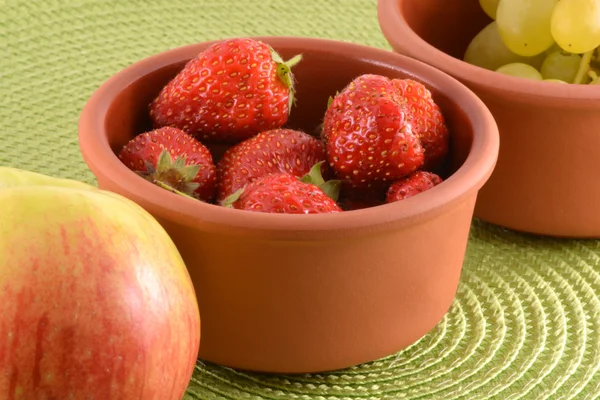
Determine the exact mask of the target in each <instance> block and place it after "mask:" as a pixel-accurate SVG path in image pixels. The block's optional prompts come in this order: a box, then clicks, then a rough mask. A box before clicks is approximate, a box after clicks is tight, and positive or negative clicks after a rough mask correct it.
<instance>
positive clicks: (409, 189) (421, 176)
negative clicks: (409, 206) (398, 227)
mask: <svg viewBox="0 0 600 400" xmlns="http://www.w3.org/2000/svg"><path fill="white" fill-rule="evenodd" d="M441 182H442V178H440V177H439V176H438V175H436V174H434V173H432V172H427V171H417V172H415V173H413V174H411V175H409V176H407V177H405V178H402V179H401V180H399V181H397V182H394V183H393V184H392V185H391V186H390V187H389V189H388V191H387V197H386V199H385V202H386V203H392V202H394V201H399V200H404V199H408V198H409V197H412V196H415V195H417V194H419V193H421V192H424V191H426V190H429V189H431V188H432V187H434V186H436V185H439V184H440V183H441Z"/></svg>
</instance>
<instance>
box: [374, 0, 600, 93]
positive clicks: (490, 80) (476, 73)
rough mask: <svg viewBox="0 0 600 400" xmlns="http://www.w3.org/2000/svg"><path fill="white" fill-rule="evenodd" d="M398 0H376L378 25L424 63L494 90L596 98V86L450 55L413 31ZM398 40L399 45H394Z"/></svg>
mask: <svg viewBox="0 0 600 400" xmlns="http://www.w3.org/2000/svg"><path fill="white" fill-rule="evenodd" d="M402 1H403V0H378V1H377V18H378V20H379V26H380V28H381V31H382V33H383V34H384V36H385V37H386V39H387V40H388V41H389V42H390V44H391V46H392V47H394V48H395V47H398V48H411V49H413V51H414V52H416V51H418V52H419V58H420V59H421V60H423V61H424V62H426V63H428V64H430V65H432V66H435V67H436V68H439V69H441V70H443V71H445V72H448V73H450V74H451V75H452V76H455V77H456V78H458V79H459V80H461V81H463V82H471V83H473V84H475V85H478V86H480V87H488V88H490V89H493V90H494V91H498V92H504V93H509V94H519V95H526V96H532V97H541V98H547V99H559V100H564V101H569V102H588V101H590V100H592V101H596V102H597V101H600V90H598V88H597V87H596V85H575V84H569V85H558V84H556V85H553V84H550V83H549V82H543V81H534V80H529V79H522V78H517V77H513V76H509V75H503V74H499V73H497V72H495V71H491V70H488V69H485V68H481V67H478V66H475V65H472V64H469V63H467V62H466V61H463V60H460V59H458V58H455V57H452V56H451V55H449V54H447V53H445V52H443V51H442V50H439V49H438V48H436V47H434V46H433V45H431V44H429V43H428V42H426V41H425V40H424V39H422V38H421V37H420V36H419V35H418V34H417V33H416V32H415V31H413V29H412V28H411V27H410V25H409V24H408V22H407V21H406V19H405V18H404V13H403V12H402V9H401V5H400V3H401V2H402ZM399 41H402V43H403V44H402V45H397V44H396V43H398V42H399Z"/></svg>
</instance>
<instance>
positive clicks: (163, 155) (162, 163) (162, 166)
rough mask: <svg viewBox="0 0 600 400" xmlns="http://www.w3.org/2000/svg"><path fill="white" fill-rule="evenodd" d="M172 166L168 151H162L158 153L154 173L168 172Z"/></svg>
mask: <svg viewBox="0 0 600 400" xmlns="http://www.w3.org/2000/svg"><path fill="white" fill-rule="evenodd" d="M172 166H173V160H172V159H171V155H170V154H169V152H168V151H166V150H163V151H161V152H160V155H159V156H158V161H156V171H158V172H163V171H168V170H169V169H171V168H172Z"/></svg>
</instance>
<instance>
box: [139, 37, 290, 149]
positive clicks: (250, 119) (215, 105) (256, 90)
mask: <svg viewBox="0 0 600 400" xmlns="http://www.w3.org/2000/svg"><path fill="white" fill-rule="evenodd" d="M301 58H302V56H301V55H297V56H295V57H293V58H292V59H291V60H289V61H287V62H284V61H283V60H282V59H281V57H280V56H279V55H278V54H277V53H276V52H275V51H274V50H273V49H272V48H271V47H270V46H268V45H266V44H265V43H262V42H259V41H256V40H253V39H248V38H237V39H230V40H226V41H221V42H219V43H216V44H213V45H211V46H210V47H209V48H208V49H206V50H205V51H203V52H201V53H200V54H198V55H197V56H196V57H195V58H194V59H192V60H191V61H189V62H188V63H187V64H186V65H185V67H184V68H183V70H182V71H180V72H179V73H178V74H177V76H175V78H173V79H172V80H171V81H170V82H169V83H168V84H167V85H166V86H165V87H164V88H163V89H162V90H161V91H160V93H159V94H158V96H157V97H156V98H155V99H154V100H153V101H152V103H151V104H150V116H151V118H152V121H153V123H154V125H155V126H174V127H177V128H179V129H181V130H183V131H185V132H188V133H190V134H191V135H193V136H195V137H197V138H198V139H200V140H206V141H213V142H238V141H240V140H243V139H247V138H249V137H251V136H253V135H255V134H257V133H259V132H260V131H263V130H267V129H273V128H279V127H281V126H283V125H284V124H285V123H286V122H287V119H288V115H289V113H290V110H291V106H292V104H293V102H294V76H293V74H292V72H291V68H292V67H293V66H294V65H296V64H297V63H298V62H300V60H301Z"/></svg>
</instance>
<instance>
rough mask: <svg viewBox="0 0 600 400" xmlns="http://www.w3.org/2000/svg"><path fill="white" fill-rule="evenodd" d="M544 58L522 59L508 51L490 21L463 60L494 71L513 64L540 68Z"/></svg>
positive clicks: (543, 56)
mask: <svg viewBox="0 0 600 400" xmlns="http://www.w3.org/2000/svg"><path fill="white" fill-rule="evenodd" d="M544 58H545V55H544V54H539V55H537V56H534V57H523V56H519V55H517V54H515V53H513V52H512V51H510V50H509V49H508V48H507V47H506V45H505V44H504V42H503V41H502V39H501V38H500V34H499V33H498V26H497V24H496V21H492V22H491V23H490V24H488V25H487V26H486V27H485V28H483V29H482V30H481V31H480V32H479V33H478V34H477V35H476V36H475V37H474V38H473V40H471V43H469V46H468V47H467V50H466V51H465V56H464V58H463V59H464V61H466V62H468V63H469V64H473V65H477V66H478V67H481V68H486V69H489V70H492V71H495V70H496V69H498V68H500V67H501V66H503V65H505V64H511V63H515V62H521V63H524V64H529V65H532V66H533V67H535V68H540V67H541V66H542V62H543V61H544Z"/></svg>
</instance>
